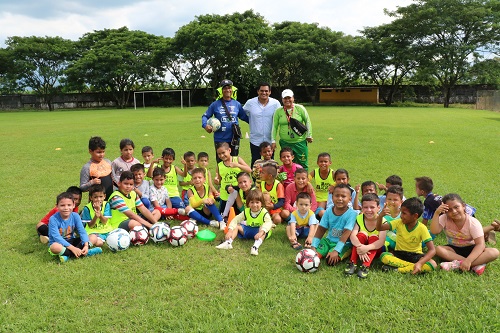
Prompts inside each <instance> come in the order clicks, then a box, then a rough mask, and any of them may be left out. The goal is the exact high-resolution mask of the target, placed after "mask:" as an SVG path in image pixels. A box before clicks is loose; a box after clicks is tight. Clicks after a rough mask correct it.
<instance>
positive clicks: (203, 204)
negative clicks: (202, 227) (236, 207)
mask: <svg viewBox="0 0 500 333" xmlns="http://www.w3.org/2000/svg"><path fill="white" fill-rule="evenodd" d="M191 177H192V178H191V181H192V182H193V186H192V187H191V188H190V189H189V190H188V193H187V195H188V198H189V206H187V207H186V213H187V214H188V216H189V217H190V218H192V219H194V220H196V222H201V223H203V224H207V225H210V226H212V227H216V228H220V229H221V230H224V229H225V228H226V224H225V223H224V220H223V219H222V216H221V215H220V213H219V210H218V209H217V206H216V205H215V199H214V195H213V193H212V191H210V187H209V186H208V185H207V184H206V183H205V170H204V169H202V168H195V169H194V170H193V172H192V173H191ZM211 216H212V217H213V218H214V219H215V220H209V218H210V217H211Z"/></svg>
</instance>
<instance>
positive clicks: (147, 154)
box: [141, 146, 157, 180]
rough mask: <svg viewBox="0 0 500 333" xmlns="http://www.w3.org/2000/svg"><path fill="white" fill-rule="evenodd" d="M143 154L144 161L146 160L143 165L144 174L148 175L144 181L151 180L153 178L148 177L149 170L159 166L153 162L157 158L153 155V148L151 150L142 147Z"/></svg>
mask: <svg viewBox="0 0 500 333" xmlns="http://www.w3.org/2000/svg"><path fill="white" fill-rule="evenodd" d="M141 153H142V159H143V160H144V162H143V163H142V164H143V165H144V173H145V174H146V176H145V177H144V179H145V180H151V177H148V176H147V174H148V171H149V168H152V169H154V168H156V166H157V164H156V163H154V161H153V160H154V158H155V155H154V154H153V148H151V147H150V146H144V147H142V150H141Z"/></svg>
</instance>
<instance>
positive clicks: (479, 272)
mask: <svg viewBox="0 0 500 333" xmlns="http://www.w3.org/2000/svg"><path fill="white" fill-rule="evenodd" d="M485 269H486V264H481V265H477V266H474V267H472V268H471V270H472V271H473V272H474V273H476V274H477V275H482V274H483V273H484V270H485Z"/></svg>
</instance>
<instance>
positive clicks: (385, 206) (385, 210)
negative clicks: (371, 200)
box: [380, 202, 391, 216]
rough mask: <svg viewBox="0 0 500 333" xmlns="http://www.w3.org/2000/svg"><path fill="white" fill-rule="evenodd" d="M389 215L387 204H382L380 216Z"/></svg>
mask: <svg viewBox="0 0 500 333" xmlns="http://www.w3.org/2000/svg"><path fill="white" fill-rule="evenodd" d="M389 214H391V209H390V208H389V207H387V202H386V203H384V208H383V209H382V211H381V212H380V215H381V216H386V215H389Z"/></svg>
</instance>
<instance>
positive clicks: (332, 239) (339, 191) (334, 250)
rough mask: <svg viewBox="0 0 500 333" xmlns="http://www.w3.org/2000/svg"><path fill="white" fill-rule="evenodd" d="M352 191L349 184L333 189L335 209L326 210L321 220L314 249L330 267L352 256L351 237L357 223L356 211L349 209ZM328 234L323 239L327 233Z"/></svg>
mask: <svg viewBox="0 0 500 333" xmlns="http://www.w3.org/2000/svg"><path fill="white" fill-rule="evenodd" d="M349 202H351V189H350V188H349V186H348V185H347V184H344V183H339V184H337V185H335V187H334V189H333V203H334V205H333V207H331V208H328V209H326V211H325V214H323V217H322V218H321V221H320V223H319V226H318V229H317V230H316V234H315V235H314V239H313V242H312V247H313V249H314V250H316V252H318V256H319V257H320V258H325V259H326V263H327V264H328V265H335V264H337V263H339V262H340V261H341V260H343V259H345V258H347V257H348V256H349V255H350V254H351V246H352V245H351V243H350V242H349V236H350V235H351V232H352V229H353V228H354V224H355V223H356V216H357V215H358V214H357V213H356V211H355V210H353V209H352V208H350V207H349ZM326 231H328V234H327V236H326V237H325V238H322V237H323V235H324V234H325V232H326Z"/></svg>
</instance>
